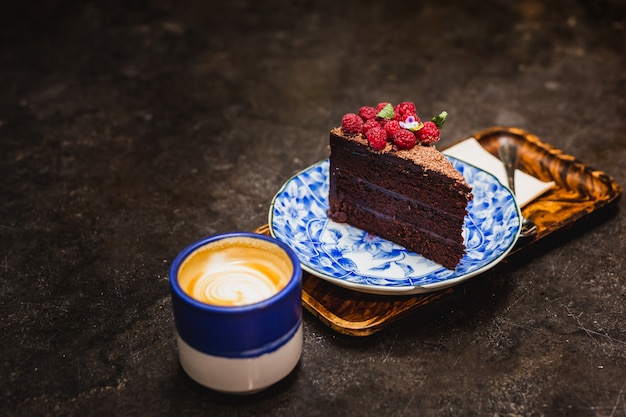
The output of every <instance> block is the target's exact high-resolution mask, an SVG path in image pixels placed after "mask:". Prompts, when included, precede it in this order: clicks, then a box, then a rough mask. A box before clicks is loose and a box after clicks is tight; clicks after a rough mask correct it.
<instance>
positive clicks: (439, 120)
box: [432, 110, 448, 129]
mask: <svg viewBox="0 0 626 417" xmlns="http://www.w3.org/2000/svg"><path fill="white" fill-rule="evenodd" d="M446 117H448V112H447V111H445V110H444V111H442V112H441V113H439V116H435V117H433V119H432V120H433V123H434V124H436V125H437V127H438V128H439V129H441V128H442V127H443V124H444V123H445V122H446Z"/></svg>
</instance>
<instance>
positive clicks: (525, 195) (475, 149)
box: [443, 138, 554, 208]
mask: <svg viewBox="0 0 626 417" xmlns="http://www.w3.org/2000/svg"><path fill="white" fill-rule="evenodd" d="M443 153H444V154H445V155H449V156H452V157H453V158H456V159H460V160H461V161H465V162H467V163H469V164H472V165H474V166H477V167H478V168H480V169H483V170H485V171H487V172H489V173H491V174H493V175H494V176H495V177H496V178H498V179H499V180H500V182H501V183H502V184H504V185H507V186H508V180H507V177H506V171H505V170H504V165H503V164H502V161H500V160H499V159H498V158H496V157H495V156H493V155H492V154H490V153H489V152H487V150H485V148H483V147H482V146H480V143H478V141H477V140H476V139H474V138H469V139H465V140H464V141H462V142H459V143H457V144H456V145H453V146H451V147H449V148H447V149H445V150H444V151H443ZM553 186H554V182H552V181H550V182H544V181H541V180H539V179H537V178H535V177H533V176H532V175H528V174H526V173H525V172H522V171H520V170H519V169H517V170H515V193H516V194H517V195H516V198H517V204H519V206H520V208H521V207H524V206H525V205H526V204H528V203H530V202H531V201H533V200H534V199H535V198H537V197H539V196H540V195H541V194H543V193H545V192H546V191H548V190H549V189H550V188H552V187H553Z"/></svg>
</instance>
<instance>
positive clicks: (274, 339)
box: [170, 232, 303, 394]
mask: <svg viewBox="0 0 626 417" xmlns="http://www.w3.org/2000/svg"><path fill="white" fill-rule="evenodd" d="M301 279H302V271H301V269H300V263H299V261H298V258H297V256H296V255H295V253H294V252H293V250H291V248H289V247H288V246H287V245H285V244H284V243H282V242H280V241H277V240H276V239H274V238H272V237H269V236H265V235H259V234H255V233H247V232H231V233H224V234H218V235H214V236H210V237H208V238H205V239H203V240H200V241H198V242H195V243H193V244H191V245H189V246H188V247H187V248H185V249H184V250H183V251H181V252H180V254H179V255H178V256H177V257H176V259H175V260H174V262H173V263H172V267H171V270H170V290H171V294H172V308H173V312H174V322H175V328H176V338H177V346H178V354H179V360H180V363H181V365H182V368H183V369H184V371H185V372H186V373H187V374H188V375H189V376H190V377H191V378H192V379H193V380H195V381H196V382H198V383H200V384H202V385H204V386H206V387H208V388H211V389H213V390H216V391H221V392H226V393H233V394H246V393H253V392H257V391H260V390H262V389H264V388H267V387H269V386H271V385H273V384H275V383H276V382H278V381H280V380H281V379H283V378H284V377H285V376H287V375H288V374H289V373H291V371H293V369H294V368H295V366H296V365H297V363H298V361H299V360H300V356H301V353H302V340H303V337H302V301H301V297H302V282H301Z"/></svg>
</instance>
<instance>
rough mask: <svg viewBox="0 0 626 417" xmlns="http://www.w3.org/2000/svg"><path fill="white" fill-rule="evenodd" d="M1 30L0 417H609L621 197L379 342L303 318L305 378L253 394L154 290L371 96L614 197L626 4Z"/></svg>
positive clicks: (199, 10) (618, 356) (615, 380)
mask: <svg viewBox="0 0 626 417" xmlns="http://www.w3.org/2000/svg"><path fill="white" fill-rule="evenodd" d="M214 3H215V4H214ZM0 23H1V24H0V42H1V45H2V47H1V48H0V92H1V94H0V141H1V142H0V174H1V181H0V184H1V185H0V190H1V194H0V196H1V197H2V204H1V206H0V277H1V285H2V287H1V290H0V329H1V331H2V337H3V339H2V344H1V347H0V357H1V360H0V363H1V368H0V369H1V374H0V377H1V378H0V415H3V416H39V415H49V416H91V415H107V416H113V415H115V416H126V415H131V416H144V415H150V416H165V415H181V416H200V415H203V416H248V415H276V416H292V415H293V416H321V415H328V416H363V415H372V416H396V417H399V416H412V415H443V416H458V415H469V416H473V415H475V416H494V415H499V416H541V415H546V416H563V415H569V416H626V308H625V303H626V272H625V268H626V262H625V261H624V254H625V253H626V239H625V232H626V217H625V216H624V214H623V209H624V204H626V203H624V199H622V200H620V201H619V203H618V204H617V206H618V210H617V211H616V212H615V213H613V214H612V215H610V216H608V215H607V216H604V217H605V218H602V219H600V220H599V221H596V222H594V223H593V224H592V225H586V226H583V227H580V226H579V227H577V228H576V229H575V230H570V231H569V232H568V233H566V234H563V235H562V236H560V237H558V238H556V239H553V240H551V242H550V245H548V246H546V247H544V248H543V249H542V250H541V251H536V252H534V253H532V256H531V255H530V254H529V255H528V256H526V257H524V258H522V259H520V260H519V261H518V262H515V263H509V264H508V265H506V266H503V267H501V268H498V269H497V270H495V271H492V272H489V273H485V274H483V275H481V276H479V277H476V278H474V279H472V280H469V281H467V282H466V283H464V284H462V285H461V286H460V287H458V288H457V291H456V294H457V296H455V297H451V298H449V299H446V300H443V301H442V302H440V303H436V304H433V305H431V306H429V307H428V308H426V309H423V310H421V311H419V312H417V313H416V314H413V315H411V316H409V317H406V318H404V319H403V320H400V321H398V322H397V323H395V324H393V325H392V326H390V327H388V328H386V329H385V330H383V331H381V332H379V333H376V334H375V335H372V336H369V337H349V336H344V335H341V334H338V333H336V332H334V331H333V330H330V329H329V328H328V327H326V326H325V325H324V324H322V322H320V321H319V320H318V319H317V318H315V317H314V316H312V315H311V314H309V313H306V314H305V316H304V332H305V336H304V339H305V340H304V353H303V356H302V359H301V361H300V364H299V366H298V367H297V369H296V370H295V371H294V372H293V373H292V374H291V375H290V376H289V377H288V378H287V379H285V380H284V381H282V382H281V383H279V384H278V385H276V386H274V387H272V388H270V389H269V390H267V391H264V392H262V393H260V394H258V395H255V396H252V397H228V396H224V395H220V394H217V393H214V392H211V391H209V390H207V389H204V388H202V387H200V386H199V385H197V384H195V383H194V382H192V381H191V380H190V379H189V378H188V377H187V376H186V375H185V374H184V372H183V371H182V369H181V368H180V366H179V364H178V361H177V353H176V347H175V339H174V334H173V322H172V312H171V307H170V300H169V290H168V268H169V266H170V263H171V261H172V259H173V258H174V257H175V255H176V254H177V253H178V251H179V250H181V249H182V248H183V247H185V246H187V245H188V244H190V243H191V242H193V241H195V240H198V239H200V238H202V237H205V236H207V235H210V234H213V233H216V232H223V231H228V230H252V229H254V228H256V227H257V226H260V225H262V224H264V223H265V222H266V221H267V220H266V219H267V210H268V206H269V203H270V201H271V198H272V197H273V195H274V194H275V193H276V191H277V190H278V189H279V187H280V186H281V185H282V184H283V183H284V182H285V181H286V180H287V179H288V178H289V177H290V176H291V175H293V174H294V173H296V172H298V171H300V170H301V169H303V168H305V167H307V166H309V165H310V164H312V163H315V162H317V161H318V160H320V159H322V158H325V157H326V156H327V141H328V131H329V129H330V128H331V127H333V126H335V125H337V124H338V122H339V120H340V118H341V116H342V115H343V114H344V113H346V112H349V111H354V109H358V107H359V106H361V105H363V104H375V103H377V102H379V101H391V102H398V101H402V100H411V101H415V102H416V103H417V105H418V111H419V112H420V113H421V114H426V115H431V114H436V113H438V112H439V111H440V110H442V109H445V110H447V111H448V113H449V114H450V117H449V120H448V123H447V125H446V127H445V128H444V131H443V136H444V137H443V139H442V141H441V142H440V146H442V147H444V146H447V145H449V144H451V143H454V142H456V141H458V140H460V139H463V138H465V137H466V136H468V135H470V134H472V133H473V132H475V131H478V130H481V129H484V128H487V127H490V126H494V125H506V126H516V127H520V128H523V129H526V130H528V131H530V132H532V133H534V134H536V135H538V136H539V137H540V138H541V139H543V140H544V141H546V142H549V143H551V144H552V145H554V146H556V147H558V148H560V149H563V150H564V151H566V152H568V153H570V154H572V155H574V156H576V157H577V158H579V159H580V160H581V161H583V162H584V163H586V164H588V165H590V166H592V167H594V168H597V169H599V170H602V171H604V172H606V173H607V174H609V175H611V176H612V177H613V178H614V179H615V180H616V181H617V182H618V183H620V184H622V185H623V184H626V133H625V132H626V125H625V120H626V104H625V100H624V97H625V95H626V65H625V64H626V59H625V56H626V27H625V26H626V6H625V5H624V3H623V2H622V1H618V0H595V1H593V0H580V1H574V0H562V1H555V2H542V1H533V0H527V1H520V2H508V1H502V0H501V1H497V0H488V1H481V2H465V1H446V2H433V1H427V2H409V1H394V0H392V1H388V2H376V3H374V2H371V4H366V2H359V1H307V0H300V1H295V0H294V1H284V2H280V1H257V2H252V1H234V2H228V1H227V2H220V3H217V2H201V1H197V2H182V3H178V2H173V1H165V0H157V1H139V2H122V1H110V2H76V1H70V0H68V1H48V2H43V1H40V2H34V3H33V2H30V3H25V4H23V5H21V4H18V3H17V2H4V3H3V6H2V12H1V13H0ZM619 209H621V211H620V210H619Z"/></svg>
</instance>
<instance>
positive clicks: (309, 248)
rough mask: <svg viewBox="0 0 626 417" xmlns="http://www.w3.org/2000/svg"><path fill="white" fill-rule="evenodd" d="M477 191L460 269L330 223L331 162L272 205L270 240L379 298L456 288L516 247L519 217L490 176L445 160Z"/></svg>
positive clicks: (312, 267)
mask: <svg viewBox="0 0 626 417" xmlns="http://www.w3.org/2000/svg"><path fill="white" fill-rule="evenodd" d="M448 159H449V160H450V161H451V162H452V164H453V165H454V167H455V168H456V169H457V170H459V172H461V174H462V175H463V176H464V177H465V180H466V181H467V183H468V184H469V185H470V186H471V187H472V193H473V195H474V199H473V200H472V201H471V202H470V204H469V207H468V215H467V216H466V217H465V222H464V224H463V237H464V239H465V246H466V254H465V256H464V257H463V259H461V262H460V263H459V265H458V266H457V268H456V270H454V271H453V270H450V269H447V268H444V267H442V266H441V265H439V264H436V263H434V262H432V261H430V260H428V259H426V258H424V257H422V256H420V255H418V254H416V253H414V252H410V251H408V250H406V249H405V248H404V247H402V246H400V245H397V244H395V243H392V242H389V241H387V240H384V239H382V238H380V237H378V236H375V235H372V234H369V233H366V232H364V231H363V230H361V229H357V228H356V227H353V226H350V225H347V224H342V223H337V222H334V221H332V220H329V219H328V217H327V215H326V210H327V209H328V187H329V182H328V166H329V163H328V159H325V160H323V161H321V162H318V163H317V164H315V165H313V166H311V167H309V168H307V169H305V170H304V171H302V172H300V173H299V174H297V175H295V176H294V177H293V178H291V179H290V180H289V181H287V182H286V183H285V185H284V186H283V187H282V188H281V189H280V191H279V192H278V193H277V194H276V196H275V197H274V199H273V200H272V204H271V206H270V211H269V221H268V223H269V227H270V233H271V234H272V236H274V237H275V238H276V239H278V240H280V241H282V242H285V243H286V244H288V245H289V246H290V247H292V248H293V249H294V251H295V252H296V254H297V255H298V257H299V259H300V262H301V264H302V268H303V269H304V270H306V271H308V272H310V273H311V274H313V275H315V276H318V277H320V278H322V279H325V280H327V281H329V282H332V283H334V284H336V285H340V286H343V287H347V288H350V289H353V290H357V291H363V292H369V293H374V294H392V295H393V294H395V295H397V294H417V293H423V292H429V291H435V290H439V289H442V288H446V287H449V286H452V285H455V284H458V283H460V282H462V281H464V280H466V279H468V278H471V277H473V276H475V275H478V274H480V273H482V272H484V271H486V270H488V269H490V268H492V267H493V266H494V265H496V264H497V263H498V262H500V261H501V260H502V259H503V258H504V257H505V256H506V255H507V254H508V253H509V251H510V250H511V248H513V245H514V244H515V242H516V241H517V238H518V235H519V231H520V226H521V222H520V219H521V213H520V209H519V207H518V205H517V203H516V202H515V198H514V197H513V195H512V193H511V191H510V190H509V189H508V188H507V187H505V186H504V185H502V184H500V182H499V181H498V180H497V179H496V178H495V177H494V176H493V175H491V174H489V173H488V172H486V171H483V170H481V169H479V168H477V167H475V166H473V165H469V164H467V163H465V162H462V161H460V160H458V159H455V158H452V157H448Z"/></svg>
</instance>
